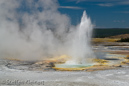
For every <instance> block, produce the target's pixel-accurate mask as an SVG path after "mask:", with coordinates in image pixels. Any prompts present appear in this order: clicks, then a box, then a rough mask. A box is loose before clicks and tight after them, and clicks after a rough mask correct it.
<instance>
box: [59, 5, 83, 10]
mask: <svg viewBox="0 0 129 86" xmlns="http://www.w3.org/2000/svg"><path fill="white" fill-rule="evenodd" d="M59 8H65V9H76V10H79V9H84V8H81V7H74V6H59Z"/></svg>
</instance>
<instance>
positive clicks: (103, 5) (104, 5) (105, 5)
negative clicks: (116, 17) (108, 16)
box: [97, 3, 114, 7]
mask: <svg viewBox="0 0 129 86" xmlns="http://www.w3.org/2000/svg"><path fill="white" fill-rule="evenodd" d="M97 5H98V6H102V7H111V6H114V5H113V4H111V3H106V4H97Z"/></svg>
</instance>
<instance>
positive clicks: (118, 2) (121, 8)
mask: <svg viewBox="0 0 129 86" xmlns="http://www.w3.org/2000/svg"><path fill="white" fill-rule="evenodd" d="M58 2H59V5H60V6H59V9H58V10H59V11H60V12H61V13H63V14H66V15H67V16H69V17H70V19H71V23H72V24H73V25H77V24H78V23H79V22H80V19H81V16H82V13H83V11H84V10H86V12H87V15H88V16H89V17H90V18H91V20H92V23H93V24H94V25H95V28H129V0H58Z"/></svg>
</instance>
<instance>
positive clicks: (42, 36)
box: [0, 0, 84, 60]
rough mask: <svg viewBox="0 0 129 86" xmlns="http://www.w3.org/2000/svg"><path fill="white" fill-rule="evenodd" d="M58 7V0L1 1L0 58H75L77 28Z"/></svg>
mask: <svg viewBox="0 0 129 86" xmlns="http://www.w3.org/2000/svg"><path fill="white" fill-rule="evenodd" d="M58 7H59V4H58V2H57V0H0V58H9V57H11V58H18V59H22V60H40V59H45V58H48V57H53V56H58V55H62V54H67V55H70V56H72V54H71V52H72V49H73V48H72V45H73V43H72V42H73V41H72V39H73V38H74V36H75V33H76V28H75V27H74V26H71V24H70V19H69V18H68V17H67V16H66V15H64V14H61V13H60V12H59V11H58ZM23 9H24V10H23ZM74 28H75V29H74ZM83 52H84V51H83ZM76 54H77V53H76ZM77 56H78V55H77Z"/></svg>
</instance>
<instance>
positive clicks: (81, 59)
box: [66, 11, 95, 64]
mask: <svg viewBox="0 0 129 86" xmlns="http://www.w3.org/2000/svg"><path fill="white" fill-rule="evenodd" d="M92 30H93V25H92V23H91V20H90V18H88V17H87V15H86V11H84V12H83V16H82V19H81V23H80V24H79V25H78V26H77V29H76V32H75V36H74V38H73V43H72V53H71V54H72V59H71V60H70V61H67V62H66V64H86V63H88V62H89V60H88V58H93V57H95V56H94V54H93V51H92V48H91V43H90V42H91V37H92Z"/></svg>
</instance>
